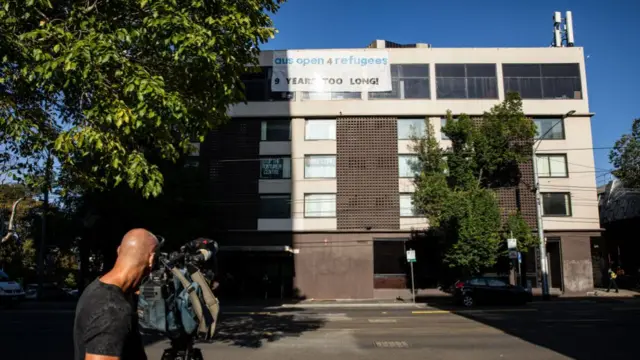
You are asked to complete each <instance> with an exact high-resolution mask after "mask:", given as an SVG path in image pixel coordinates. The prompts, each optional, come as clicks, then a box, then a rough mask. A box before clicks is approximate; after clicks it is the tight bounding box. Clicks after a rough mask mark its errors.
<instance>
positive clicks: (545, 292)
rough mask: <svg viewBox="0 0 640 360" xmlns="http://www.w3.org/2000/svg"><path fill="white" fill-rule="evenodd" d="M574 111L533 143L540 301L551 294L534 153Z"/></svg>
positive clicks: (533, 155)
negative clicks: (549, 134)
mask: <svg viewBox="0 0 640 360" xmlns="http://www.w3.org/2000/svg"><path fill="white" fill-rule="evenodd" d="M575 112H576V111H575V110H571V111H569V112H568V113H566V114H565V115H563V116H562V118H561V120H560V121H559V122H557V123H555V124H554V125H553V126H552V127H550V128H549V130H547V131H546V132H545V133H544V134H541V135H540V138H539V139H537V140H536V141H535V142H534V143H533V152H532V158H533V183H534V186H535V194H536V220H537V225H536V226H537V228H538V245H539V252H540V273H541V277H542V299H543V300H549V299H550V298H551V294H550V293H549V264H548V263H547V244H546V240H545V237H544V228H543V225H542V196H541V195H540V179H539V177H538V157H537V155H536V151H537V150H538V147H539V146H540V144H541V143H542V139H544V137H545V135H547V134H548V133H549V132H551V130H553V128H554V127H556V126H557V125H558V124H561V123H563V122H564V119H566V118H568V117H569V116H571V115H573V114H574V113H575Z"/></svg>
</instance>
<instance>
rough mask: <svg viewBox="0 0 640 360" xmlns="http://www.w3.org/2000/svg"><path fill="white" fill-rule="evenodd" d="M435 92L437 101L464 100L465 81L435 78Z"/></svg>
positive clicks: (465, 92)
mask: <svg viewBox="0 0 640 360" xmlns="http://www.w3.org/2000/svg"><path fill="white" fill-rule="evenodd" d="M436 91H437V97H438V99H466V98H467V89H466V79H465V78H453V77H448V78H436Z"/></svg>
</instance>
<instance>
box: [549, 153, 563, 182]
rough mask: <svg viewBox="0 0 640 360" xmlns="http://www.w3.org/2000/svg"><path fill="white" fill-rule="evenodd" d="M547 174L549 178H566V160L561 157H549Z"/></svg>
mask: <svg viewBox="0 0 640 360" xmlns="http://www.w3.org/2000/svg"><path fill="white" fill-rule="evenodd" d="M549 173H550V174H549V176H551V177H566V176H567V158H566V157H564V156H563V155H554V156H549Z"/></svg>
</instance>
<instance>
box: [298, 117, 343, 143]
mask: <svg viewBox="0 0 640 360" xmlns="http://www.w3.org/2000/svg"><path fill="white" fill-rule="evenodd" d="M304 139H305V140H335V139H336V119H311V120H307V121H306V122H305V126H304Z"/></svg>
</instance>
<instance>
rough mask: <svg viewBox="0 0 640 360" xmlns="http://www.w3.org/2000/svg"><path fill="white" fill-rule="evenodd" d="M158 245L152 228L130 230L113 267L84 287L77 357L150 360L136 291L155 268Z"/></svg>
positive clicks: (80, 359)
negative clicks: (140, 319) (141, 334)
mask: <svg viewBox="0 0 640 360" xmlns="http://www.w3.org/2000/svg"><path fill="white" fill-rule="evenodd" d="M158 246H159V243H158V239H157V237H156V236H155V235H153V234H152V233H150V232H149V231H147V230H144V229H134V230H131V231H129V232H128V233H127V234H126V235H125V236H124V238H123V239H122V242H121V244H120V246H119V247H118V257H117V259H116V264H115V265H114V267H113V269H111V270H110V271H109V272H108V273H107V274H105V275H104V276H102V277H100V278H98V279H96V280H94V281H93V282H92V283H91V284H90V285H89V286H87V288H86V289H85V290H84V292H83V293H82V295H81V296H80V299H79V300H78V305H77V307H76V317H75V321H74V325H73V342H74V347H75V360H146V358H147V356H146V354H145V351H144V346H143V344H142V337H141V336H140V333H139V331H138V318H137V313H136V308H137V305H136V304H135V295H134V294H135V292H136V291H137V290H138V288H139V287H140V284H141V282H142V280H143V279H144V278H145V277H146V276H147V275H148V274H149V272H150V271H151V269H152V267H153V263H154V260H155V254H156V249H157V248H158Z"/></svg>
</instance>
